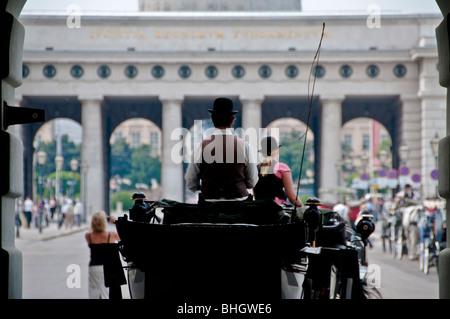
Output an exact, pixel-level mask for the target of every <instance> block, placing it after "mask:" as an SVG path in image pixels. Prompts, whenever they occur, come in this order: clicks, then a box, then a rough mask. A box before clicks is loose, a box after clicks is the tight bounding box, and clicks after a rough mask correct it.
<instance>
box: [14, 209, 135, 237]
mask: <svg viewBox="0 0 450 319" xmlns="http://www.w3.org/2000/svg"><path fill="white" fill-rule="evenodd" d="M125 213H127V212H123V213H116V212H114V213H112V214H111V215H112V216H114V217H115V218H116V219H117V218H118V217H122V216H123V214H125ZM32 224H33V225H32V226H31V228H26V227H23V226H22V227H20V229H19V237H16V241H20V240H23V241H36V240H42V241H46V240H51V239H55V238H58V237H61V236H67V235H71V234H74V233H77V232H87V231H89V229H90V228H91V223H90V222H88V223H84V224H83V223H82V224H81V225H80V226H79V227H78V226H76V225H74V226H73V227H72V228H71V229H66V226H65V225H62V226H61V228H59V229H58V223H57V222H56V220H53V221H50V223H49V226H48V227H47V226H43V227H42V233H39V229H38V228H37V227H35V226H34V223H32ZM44 225H45V224H44ZM107 227H108V230H110V229H109V228H111V230H112V229H115V225H114V224H111V223H108V225H107ZM15 232H16V230H15Z"/></svg>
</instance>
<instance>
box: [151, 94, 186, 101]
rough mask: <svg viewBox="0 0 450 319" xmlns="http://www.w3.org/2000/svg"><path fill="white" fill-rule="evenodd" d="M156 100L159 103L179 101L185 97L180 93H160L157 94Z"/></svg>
mask: <svg viewBox="0 0 450 319" xmlns="http://www.w3.org/2000/svg"><path fill="white" fill-rule="evenodd" d="M158 100H159V101H160V102H161V103H167V102H168V103H170V102H172V103H181V102H183V101H184V100H185V98H184V96H182V95H160V96H158Z"/></svg>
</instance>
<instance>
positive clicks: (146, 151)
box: [126, 145, 161, 186]
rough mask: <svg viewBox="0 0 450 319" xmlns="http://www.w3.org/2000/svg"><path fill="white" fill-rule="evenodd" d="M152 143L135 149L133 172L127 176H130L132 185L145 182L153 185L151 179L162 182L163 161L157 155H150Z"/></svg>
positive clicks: (132, 160)
mask: <svg viewBox="0 0 450 319" xmlns="http://www.w3.org/2000/svg"><path fill="white" fill-rule="evenodd" d="M150 150H151V149H150V145H141V146H139V147H138V148H135V149H133V153H132V155H131V172H130V174H129V175H127V176H126V177H128V178H130V179H131V181H132V185H135V184H136V183H144V184H147V185H149V186H150V185H151V179H152V178H155V179H156V180H157V181H158V183H160V182H161V162H160V161H159V158H157V157H151V156H150Z"/></svg>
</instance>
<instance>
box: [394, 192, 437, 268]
mask: <svg viewBox="0 0 450 319" xmlns="http://www.w3.org/2000/svg"><path fill="white" fill-rule="evenodd" d="M435 208H436V209H437V210H436V214H437V216H438V217H439V218H438V220H437V221H436V223H437V224H438V225H439V227H440V225H441V223H442V220H441V217H442V216H441V214H442V212H444V213H445V211H444V209H445V201H442V200H425V201H423V203H422V204H420V205H411V206H408V207H405V208H404V210H403V219H402V226H403V230H404V233H405V237H406V239H407V247H408V257H409V258H410V259H416V258H417V256H418V255H417V253H418V244H419V241H420V230H419V227H420V223H421V219H422V217H424V216H425V215H427V209H428V210H433V209H435ZM435 226H436V225H435ZM439 227H438V228H439Z"/></svg>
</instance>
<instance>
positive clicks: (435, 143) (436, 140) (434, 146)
mask: <svg viewBox="0 0 450 319" xmlns="http://www.w3.org/2000/svg"><path fill="white" fill-rule="evenodd" d="M430 146H431V151H432V152H433V156H434V159H435V164H436V168H437V165H438V164H437V160H438V155H439V154H438V153H439V135H438V133H436V134H435V135H434V138H432V139H431V141H430Z"/></svg>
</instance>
